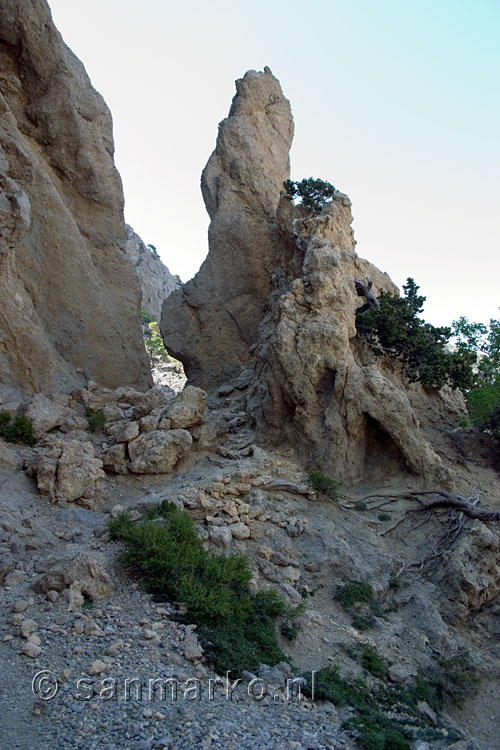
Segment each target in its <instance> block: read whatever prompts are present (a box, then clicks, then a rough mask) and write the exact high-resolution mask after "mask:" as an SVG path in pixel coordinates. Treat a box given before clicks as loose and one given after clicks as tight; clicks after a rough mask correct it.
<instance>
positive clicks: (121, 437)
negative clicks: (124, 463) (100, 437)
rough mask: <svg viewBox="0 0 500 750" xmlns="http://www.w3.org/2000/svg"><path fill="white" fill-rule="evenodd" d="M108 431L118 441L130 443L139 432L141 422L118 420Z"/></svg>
mask: <svg viewBox="0 0 500 750" xmlns="http://www.w3.org/2000/svg"><path fill="white" fill-rule="evenodd" d="M107 432H108V434H109V435H112V436H113V437H114V438H115V440H116V442H117V443H128V442H129V440H134V438H136V437H137V435H138V434H139V422H126V421H123V422H116V423H115V424H114V425H112V427H109V428H108V430H107Z"/></svg>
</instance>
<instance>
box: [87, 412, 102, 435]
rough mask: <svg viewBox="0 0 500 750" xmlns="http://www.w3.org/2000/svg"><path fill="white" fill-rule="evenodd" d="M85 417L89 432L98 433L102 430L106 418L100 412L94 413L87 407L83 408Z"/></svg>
mask: <svg viewBox="0 0 500 750" xmlns="http://www.w3.org/2000/svg"><path fill="white" fill-rule="evenodd" d="M85 416H86V417H87V422H88V423H89V430H90V431H91V432H99V431H100V430H102V429H103V428H104V425H105V423H106V417H105V416H104V414H103V412H102V411H94V410H93V409H91V408H90V407H89V406H86V407H85Z"/></svg>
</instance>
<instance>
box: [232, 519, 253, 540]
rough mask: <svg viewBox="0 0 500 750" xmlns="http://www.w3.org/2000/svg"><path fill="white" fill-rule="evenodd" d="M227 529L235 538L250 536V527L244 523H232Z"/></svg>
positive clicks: (247, 537)
mask: <svg viewBox="0 0 500 750" xmlns="http://www.w3.org/2000/svg"><path fill="white" fill-rule="evenodd" d="M229 530H230V532H231V534H232V536H233V537H234V538H235V539H249V537H250V529H249V528H248V526H245V524H244V523H232V524H231V526H230V527H229Z"/></svg>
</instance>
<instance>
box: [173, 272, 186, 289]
mask: <svg viewBox="0 0 500 750" xmlns="http://www.w3.org/2000/svg"><path fill="white" fill-rule="evenodd" d="M172 278H173V280H174V281H175V283H176V285H177V287H176V288H177V289H181V287H182V286H184V284H183V281H182V279H181V277H180V276H179V274H178V273H174V274H173V276H172Z"/></svg>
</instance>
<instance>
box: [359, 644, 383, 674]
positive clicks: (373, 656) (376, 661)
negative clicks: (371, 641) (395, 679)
mask: <svg viewBox="0 0 500 750" xmlns="http://www.w3.org/2000/svg"><path fill="white" fill-rule="evenodd" d="M361 664H362V666H363V669H366V671H367V672H369V673H370V674H371V675H372V677H377V678H378V679H379V680H386V679H387V664H386V663H385V659H383V658H382V657H381V656H380V655H379V654H378V653H377V651H376V650H375V649H374V648H373V647H372V646H365V647H364V649H363V654H362V659H361Z"/></svg>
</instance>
